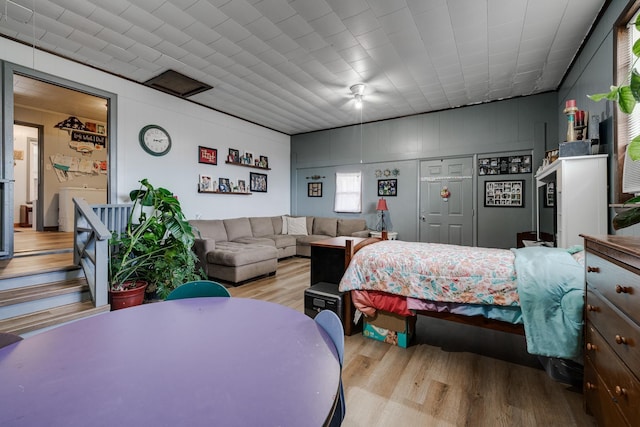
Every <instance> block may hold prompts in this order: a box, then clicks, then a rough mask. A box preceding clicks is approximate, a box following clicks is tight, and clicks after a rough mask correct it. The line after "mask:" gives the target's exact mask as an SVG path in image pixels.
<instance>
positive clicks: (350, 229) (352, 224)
mask: <svg viewBox="0 0 640 427" xmlns="http://www.w3.org/2000/svg"><path fill="white" fill-rule="evenodd" d="M366 229H367V221H365V220H364V219H360V218H354V219H345V218H339V219H338V236H351V235H352V234H353V233H355V232H356V231H364V230H366Z"/></svg>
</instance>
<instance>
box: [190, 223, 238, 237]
mask: <svg viewBox="0 0 640 427" xmlns="http://www.w3.org/2000/svg"><path fill="white" fill-rule="evenodd" d="M189 224H191V226H192V227H195V228H196V230H197V231H198V232H200V235H199V236H198V232H195V235H196V237H202V238H203V239H204V238H208V239H213V240H215V241H216V242H224V241H227V240H229V239H228V238H227V230H226V228H225V227H224V222H223V221H222V220H221V219H190V220H189Z"/></svg>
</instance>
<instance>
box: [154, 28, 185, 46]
mask: <svg viewBox="0 0 640 427" xmlns="http://www.w3.org/2000/svg"><path fill="white" fill-rule="evenodd" d="M153 34H155V35H156V36H158V37H160V38H161V39H162V40H164V41H166V42H169V43H171V44H174V45H176V46H182V45H183V44H185V43H186V42H188V41H189V40H191V37H190V36H189V35H188V34H185V33H183V32H182V31H180V30H178V29H177V28H175V27H173V26H171V25H169V24H162V25H161V26H160V27H158V28H156V29H155V30H153Z"/></svg>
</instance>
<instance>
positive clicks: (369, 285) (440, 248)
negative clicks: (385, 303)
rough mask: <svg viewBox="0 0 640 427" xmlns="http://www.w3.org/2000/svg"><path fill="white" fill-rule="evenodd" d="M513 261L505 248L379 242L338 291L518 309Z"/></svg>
mask: <svg viewBox="0 0 640 427" xmlns="http://www.w3.org/2000/svg"><path fill="white" fill-rule="evenodd" d="M514 260H515V256H514V254H513V253H512V252H511V251H510V250H508V249H492V248H477V247H469V246H457V245H445V244H439V243H416V242H402V241H396V240H388V241H382V242H379V243H376V244H373V245H368V246H365V247H364V248H362V249H361V250H360V251H358V253H357V254H356V255H355V256H354V258H353V259H352V260H351V263H350V264H349V267H348V268H347V270H346V271H345V274H344V276H343V277H342V281H341V282H340V290H341V291H350V290H376V291H384V292H389V293H392V294H396V295H404V296H406V297H412V298H421V299H427V300H431V301H446V302H456V303H467V304H491V305H503V306H518V305H519V298H518V293H517V280H516V270H515V266H514Z"/></svg>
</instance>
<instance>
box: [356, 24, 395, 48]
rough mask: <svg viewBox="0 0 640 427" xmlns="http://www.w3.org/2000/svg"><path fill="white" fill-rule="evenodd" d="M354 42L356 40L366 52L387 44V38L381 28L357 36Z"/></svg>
mask: <svg viewBox="0 0 640 427" xmlns="http://www.w3.org/2000/svg"><path fill="white" fill-rule="evenodd" d="M356 40H358V42H360V44H361V45H362V47H363V48H365V49H367V50H369V49H375V48H377V47H379V46H382V45H385V44H387V43H389V38H388V37H387V35H386V33H385V32H384V31H383V30H382V29H381V28H378V29H376V30H373V31H371V32H369V33H366V34H362V35H360V36H357V37H356Z"/></svg>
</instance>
